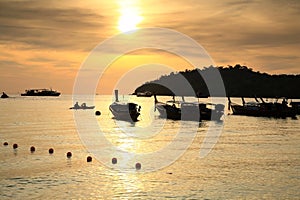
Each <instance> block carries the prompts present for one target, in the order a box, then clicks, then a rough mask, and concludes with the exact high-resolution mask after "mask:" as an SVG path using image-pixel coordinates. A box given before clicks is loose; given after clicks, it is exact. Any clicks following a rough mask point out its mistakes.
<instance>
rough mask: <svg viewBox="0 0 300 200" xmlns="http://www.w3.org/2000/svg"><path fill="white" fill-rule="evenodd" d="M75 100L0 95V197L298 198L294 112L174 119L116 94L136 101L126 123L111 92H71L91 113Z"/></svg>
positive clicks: (148, 101) (299, 131)
mask: <svg viewBox="0 0 300 200" xmlns="http://www.w3.org/2000/svg"><path fill="white" fill-rule="evenodd" d="M73 98H74V97H72V95H61V96H59V97H21V96H19V95H13V96H12V97H11V98H8V99H0V113H1V115H0V142H1V144H0V199H299V198H300V116H298V120H295V119H290V118H286V119H274V118H257V117H248V116H236V115H232V114H231V111H229V110H228V109H227V108H228V107H227V106H228V105H225V106H226V107H225V114H224V116H223V117H222V121H220V122H215V121H202V122H182V121H181V120H179V121H173V120H166V119H163V118H160V117H159V114H158V112H157V111H155V107H154V99H153V97H151V98H147V97H135V96H131V95H125V96H122V95H121V96H120V97H119V98H120V101H125V102H128V101H131V102H135V103H137V104H139V105H141V115H140V116H139V121H138V122H135V123H133V122H127V121H120V120H116V119H114V118H113V116H112V114H111V113H110V111H109V105H110V104H111V103H112V102H113V101H114V100H113V99H114V98H113V97H112V96H110V95H95V96H93V97H90V96H84V95H83V96H81V97H80V98H76V101H77V100H78V101H79V104H80V103H83V102H86V103H87V105H88V106H89V105H94V106H95V108H94V109H91V110H71V109H69V108H70V107H72V106H73V104H74V101H73ZM159 100H160V101H167V100H170V99H169V98H168V97H160V98H159ZM246 100H247V99H246ZM205 101H207V102H209V101H210V99H205ZM232 101H233V102H236V103H240V102H241V101H240V99H232ZM247 101H250V99H249V100H247ZM96 111H100V112H101V115H95V112H96ZM5 142H7V143H8V145H4V143H5ZM14 144H17V145H18V148H16V149H14V148H13V145H14ZM32 146H33V147H35V151H34V152H31V151H30V148H31V147H32ZM50 148H52V149H53V150H54V152H53V153H52V154H50V153H49V152H48V151H49V149H50ZM68 152H71V153H72V156H71V157H67V153H68ZM88 156H90V157H91V158H92V161H91V162H87V157H88ZM113 159H115V161H116V162H115V163H113V162H112V160H113Z"/></svg>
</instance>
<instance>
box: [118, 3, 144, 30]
mask: <svg viewBox="0 0 300 200" xmlns="http://www.w3.org/2000/svg"><path fill="white" fill-rule="evenodd" d="M120 14H121V15H120V18H119V23H118V29H119V31H121V32H127V31H133V30H136V29H137V28H138V27H137V25H138V24H139V23H140V22H141V21H142V19H143V18H142V17H141V16H140V15H139V12H138V10H137V9H136V8H135V7H132V6H128V5H127V6H122V7H121V10H120Z"/></svg>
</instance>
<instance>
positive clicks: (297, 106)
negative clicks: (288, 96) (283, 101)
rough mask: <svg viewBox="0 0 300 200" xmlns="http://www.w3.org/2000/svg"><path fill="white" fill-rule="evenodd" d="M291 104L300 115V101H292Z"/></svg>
mask: <svg viewBox="0 0 300 200" xmlns="http://www.w3.org/2000/svg"><path fill="white" fill-rule="evenodd" d="M290 105H291V106H292V108H293V109H294V110H295V111H296V113H297V115H300V102H291V103H290Z"/></svg>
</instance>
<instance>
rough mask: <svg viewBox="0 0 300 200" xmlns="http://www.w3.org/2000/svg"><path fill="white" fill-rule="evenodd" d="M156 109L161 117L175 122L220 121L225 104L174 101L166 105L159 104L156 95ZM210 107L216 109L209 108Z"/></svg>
mask: <svg viewBox="0 0 300 200" xmlns="http://www.w3.org/2000/svg"><path fill="white" fill-rule="evenodd" d="M154 100H155V108H156V109H157V110H158V111H159V113H160V116H161V117H164V118H167V119H173V120H186V121H201V120H214V121H219V120H220V119H221V117H222V116H223V115H224V105H223V104H207V103H198V102H197V103H190V102H185V101H184V100H183V101H175V97H173V100H170V101H167V102H166V103H162V102H159V101H158V100H157V97H156V95H154ZM208 105H210V106H212V107H214V108H208V107H207V106H208Z"/></svg>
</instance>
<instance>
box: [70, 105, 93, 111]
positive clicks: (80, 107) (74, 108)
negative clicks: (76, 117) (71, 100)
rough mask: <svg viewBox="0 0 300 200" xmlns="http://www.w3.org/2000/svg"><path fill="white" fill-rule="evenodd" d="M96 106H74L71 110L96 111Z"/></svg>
mask: <svg viewBox="0 0 300 200" xmlns="http://www.w3.org/2000/svg"><path fill="white" fill-rule="evenodd" d="M94 108H95V106H86V105H81V106H73V107H71V108H70V109H73V110H87V109H94Z"/></svg>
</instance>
